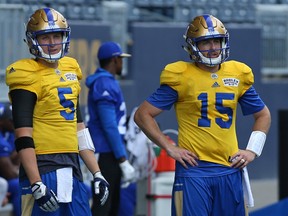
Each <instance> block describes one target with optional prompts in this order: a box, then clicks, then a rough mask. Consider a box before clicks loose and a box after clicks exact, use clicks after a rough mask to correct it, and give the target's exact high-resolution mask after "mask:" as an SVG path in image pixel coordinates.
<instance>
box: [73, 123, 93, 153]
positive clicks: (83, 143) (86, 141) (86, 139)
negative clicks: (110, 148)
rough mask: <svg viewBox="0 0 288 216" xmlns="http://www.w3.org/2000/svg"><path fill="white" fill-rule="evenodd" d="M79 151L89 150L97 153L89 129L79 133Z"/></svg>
mask: <svg viewBox="0 0 288 216" xmlns="http://www.w3.org/2000/svg"><path fill="white" fill-rule="evenodd" d="M77 136H78V146H79V151H82V150H86V149H89V150H91V151H93V152H95V147H94V144H93V141H92V138H91V135H90V132H89V130H88V128H85V129H83V130H80V131H78V132H77Z"/></svg>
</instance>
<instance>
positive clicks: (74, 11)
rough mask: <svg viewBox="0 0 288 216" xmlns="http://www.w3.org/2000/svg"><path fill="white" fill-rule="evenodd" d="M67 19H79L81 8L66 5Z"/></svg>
mask: <svg viewBox="0 0 288 216" xmlns="http://www.w3.org/2000/svg"><path fill="white" fill-rule="evenodd" d="M66 9H67V13H66V14H67V19H76V20H77V19H80V18H81V12H82V8H81V6H80V5H76V4H68V5H67V7H66Z"/></svg>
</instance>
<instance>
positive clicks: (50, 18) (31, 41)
mask: <svg viewBox="0 0 288 216" xmlns="http://www.w3.org/2000/svg"><path fill="white" fill-rule="evenodd" d="M26 29H27V30H26V39H27V41H26V42H27V45H28V46H29V51H30V53H31V54H32V55H34V56H36V57H37V58H40V59H44V60H45V61H47V62H50V63H53V62H55V61H57V60H59V59H60V58H62V57H64V56H65V55H66V54H67V53H68V51H69V44H70V32H71V30H70V27H69V26H68V24H67V22H66V19H65V18H64V17H63V16H62V15H61V14H60V13H59V12H57V11H55V10H54V9H51V8H44V9H39V10H37V11H36V12H35V13H34V14H33V15H32V16H31V17H30V19H29V21H28V24H27V28H26ZM59 32H60V33H62V42H61V43H60V44H62V49H61V50H60V51H59V53H57V54H50V52H49V53H44V51H43V49H42V48H41V46H42V47H43V46H47V47H48V51H49V50H50V48H49V47H51V46H54V45H59V44H41V46H40V44H39V42H38V40H37V36H39V35H43V34H48V33H59Z"/></svg>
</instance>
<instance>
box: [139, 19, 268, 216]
mask: <svg viewBox="0 0 288 216" xmlns="http://www.w3.org/2000/svg"><path fill="white" fill-rule="evenodd" d="M184 38H185V42H186V46H184V50H185V51H187V52H188V54H189V56H190V58H191V60H192V62H184V61H178V62H174V63H171V64H168V65H166V66H165V68H164V70H163V71H162V73H161V76H160V87H159V88H158V89H157V90H156V91H155V92H154V93H153V94H152V95H151V96H150V97H148V98H147V100H146V101H144V102H143V103H142V104H141V105H140V107H139V108H138V110H137V111H136V113H135V118H134V119H135V122H136V123H137V124H138V125H139V127H140V128H141V129H142V130H143V132H144V133H145V134H146V135H147V136H148V137H149V138H150V139H151V140H152V141H153V142H154V143H156V144H157V145H159V146H160V147H161V148H163V149H164V150H165V151H167V153H168V155H169V156H171V157H172V158H174V159H175V160H176V161H177V162H176V170H175V181H174V185H173V192H172V215H181V216H190V215H193V216H208V215H209V216H218V215H221V216H232V215H237V216H244V215H245V207H244V197H243V186H242V169H243V168H244V167H246V166H247V165H248V164H249V163H251V162H252V161H253V160H254V159H255V158H256V157H259V156H260V155H261V152H262V149H263V146H264V143H265V140H266V134H267V133H268V131H269V128H270V124H271V116H270V112H269V110H268V108H267V106H266V105H265V104H264V102H263V101H262V100H261V98H260V97H259V95H258V93H257V92H256V90H255V88H254V87H253V83H254V77H253V73H252V70H251V68H250V67H248V66H247V65H246V64H244V63H241V62H237V61H226V59H227V58H228V57H229V49H230V47H229V34H228V31H227V30H226V28H225V26H224V25H223V23H222V22H221V21H220V20H219V19H217V18H216V17H214V16H212V15H202V16H197V17H195V18H194V19H193V20H192V21H191V23H189V24H188V26H187V29H186V32H185V35H184ZM238 103H239V104H240V106H241V109H242V112H243V114H244V115H253V116H254V124H253V127H252V133H251V136H250V139H249V142H248V145H247V147H246V149H244V150H242V149H239V147H238V142H237V136H236V124H235V122H236V110H237V105H238ZM173 105H174V108H175V112H176V116H177V121H178V126H179V135H178V145H179V146H174V145H170V144H169V141H168V140H167V138H166V136H165V135H164V134H163V133H162V132H161V131H160V129H159V127H158V125H157V124H156V121H155V117H156V116H158V115H159V114H160V113H162V112H163V111H164V110H169V109H171V107H172V106H173Z"/></svg>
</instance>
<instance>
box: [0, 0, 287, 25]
mask: <svg viewBox="0 0 288 216" xmlns="http://www.w3.org/2000/svg"><path fill="white" fill-rule="evenodd" d="M104 1H105V0H0V3H6V4H23V6H24V7H25V10H26V11H27V14H28V15H30V14H31V12H32V11H34V10H35V9H36V8H39V7H43V6H49V7H53V8H56V9H57V10H58V11H60V12H61V13H62V14H63V15H64V16H65V17H67V18H68V19H70V20H101V19H102V17H101V10H102V2H104ZM106 1H108V0H106ZM117 1H119V0H117ZM122 2H126V3H127V5H128V7H129V10H128V18H129V21H138V22H141V21H164V22H165V21H176V22H177V21H180V22H182V21H183V22H186V21H190V19H191V17H194V16H195V15H199V14H203V13H211V14H213V15H214V16H216V17H219V18H220V19H221V20H222V21H223V22H225V23H254V22H255V5H256V4H288V0H122Z"/></svg>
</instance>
